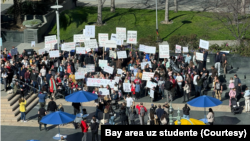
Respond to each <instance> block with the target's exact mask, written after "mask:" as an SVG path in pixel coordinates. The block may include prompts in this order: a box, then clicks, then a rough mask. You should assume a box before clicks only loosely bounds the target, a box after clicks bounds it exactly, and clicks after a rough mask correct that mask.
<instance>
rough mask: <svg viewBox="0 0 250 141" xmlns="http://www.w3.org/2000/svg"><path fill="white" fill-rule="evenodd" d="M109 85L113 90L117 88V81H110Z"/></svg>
mask: <svg viewBox="0 0 250 141" xmlns="http://www.w3.org/2000/svg"><path fill="white" fill-rule="evenodd" d="M107 85H109V87H110V88H111V89H113V88H114V87H115V80H110V81H109V83H108V84H107ZM107 85H106V86H107Z"/></svg>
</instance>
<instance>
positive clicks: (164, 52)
mask: <svg viewBox="0 0 250 141" xmlns="http://www.w3.org/2000/svg"><path fill="white" fill-rule="evenodd" d="M159 48H160V51H159V53H160V58H169V45H159Z"/></svg>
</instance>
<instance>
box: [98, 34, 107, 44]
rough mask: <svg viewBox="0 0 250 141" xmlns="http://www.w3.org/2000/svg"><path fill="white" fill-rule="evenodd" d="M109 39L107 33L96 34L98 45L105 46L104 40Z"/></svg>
mask: <svg viewBox="0 0 250 141" xmlns="http://www.w3.org/2000/svg"><path fill="white" fill-rule="evenodd" d="M108 40H109V34H108V33H99V34H98V42H99V46H100V47H105V42H106V41H108Z"/></svg>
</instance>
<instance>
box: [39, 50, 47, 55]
mask: <svg viewBox="0 0 250 141" xmlns="http://www.w3.org/2000/svg"><path fill="white" fill-rule="evenodd" d="M45 51H46V50H45V49H39V50H38V52H39V55H42V54H44V53H45Z"/></svg>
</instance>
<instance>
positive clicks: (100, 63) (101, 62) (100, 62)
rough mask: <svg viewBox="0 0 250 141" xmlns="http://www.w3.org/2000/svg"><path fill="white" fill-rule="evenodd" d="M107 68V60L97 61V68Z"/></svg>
mask: <svg viewBox="0 0 250 141" xmlns="http://www.w3.org/2000/svg"><path fill="white" fill-rule="evenodd" d="M105 66H108V61H107V60H100V59H99V67H101V68H102V67H105Z"/></svg>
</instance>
